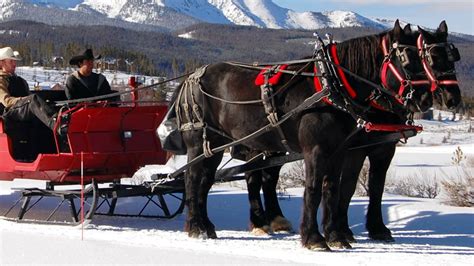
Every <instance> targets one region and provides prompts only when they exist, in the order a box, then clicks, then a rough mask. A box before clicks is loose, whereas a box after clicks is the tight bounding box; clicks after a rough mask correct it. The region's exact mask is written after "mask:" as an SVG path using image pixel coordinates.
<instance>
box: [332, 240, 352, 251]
mask: <svg viewBox="0 0 474 266" xmlns="http://www.w3.org/2000/svg"><path fill="white" fill-rule="evenodd" d="M328 245H329V246H330V247H331V248H335V249H352V246H351V244H349V242H348V241H346V240H339V241H332V242H328Z"/></svg>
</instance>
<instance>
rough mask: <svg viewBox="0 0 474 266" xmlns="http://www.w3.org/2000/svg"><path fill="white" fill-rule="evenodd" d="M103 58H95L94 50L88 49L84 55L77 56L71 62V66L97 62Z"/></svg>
mask: <svg viewBox="0 0 474 266" xmlns="http://www.w3.org/2000/svg"><path fill="white" fill-rule="evenodd" d="M101 57H102V56H101V55H99V56H97V57H94V53H93V52H92V49H87V50H85V51H84V53H82V54H81V55H76V56H73V57H72V58H71V60H69V64H70V65H79V63H81V62H82V60H86V59H87V60H96V59H100V58H101Z"/></svg>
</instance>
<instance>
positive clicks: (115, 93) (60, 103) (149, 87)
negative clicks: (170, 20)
mask: <svg viewBox="0 0 474 266" xmlns="http://www.w3.org/2000/svg"><path fill="white" fill-rule="evenodd" d="M192 73H193V72H190V73H186V74H183V75H181V76H178V77H175V78H171V79H167V80H164V81H161V82H157V83H153V84H151V85H148V86H143V87H140V88H135V89H132V90H129V91H122V92H120V91H119V92H114V93H110V94H106V95H100V96H94V97H88V98H81V99H75V100H67V101H57V102H55V104H56V106H63V105H69V104H75V103H83V102H92V101H99V100H105V99H109V98H113V97H115V96H120V95H122V94H129V93H132V92H136V91H141V90H146V89H151V88H154V87H157V86H159V85H162V84H166V83H168V82H171V81H175V80H178V79H181V78H184V77H188V76H189V75H191V74H192Z"/></svg>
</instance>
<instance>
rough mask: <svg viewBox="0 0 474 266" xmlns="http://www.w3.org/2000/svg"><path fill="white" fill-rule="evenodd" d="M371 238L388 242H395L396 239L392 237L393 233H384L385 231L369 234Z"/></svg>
mask: <svg viewBox="0 0 474 266" xmlns="http://www.w3.org/2000/svg"><path fill="white" fill-rule="evenodd" d="M369 238H370V239H372V240H376V241H383V242H387V243H392V242H395V239H394V238H393V237H392V235H391V234H384V233H380V234H369Z"/></svg>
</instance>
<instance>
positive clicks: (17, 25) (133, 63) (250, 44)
mask: <svg viewBox="0 0 474 266" xmlns="http://www.w3.org/2000/svg"><path fill="white" fill-rule="evenodd" d="M318 32H319V34H320V35H321V36H324V35H325V33H331V34H332V35H333V37H334V39H335V40H338V41H343V40H347V39H349V38H354V37H358V36H363V35H368V34H375V33H377V32H379V30H375V29H371V28H361V27H353V28H350V27H349V28H327V29H320V30H318ZM183 34H187V36H191V38H182V37H180V36H183ZM451 40H452V41H453V42H454V43H455V44H456V46H457V47H458V48H459V50H460V53H461V57H462V59H461V61H459V62H457V63H456V69H457V72H458V74H457V76H458V79H459V81H460V84H461V87H462V91H463V93H464V94H465V95H466V96H474V87H473V84H474V46H473V45H472V41H471V40H468V39H463V38H460V37H456V36H454V35H452V36H451ZM6 45H9V46H13V47H14V48H15V49H17V50H19V51H20V53H21V54H22V56H23V57H24V58H25V60H24V63H25V64H27V65H31V64H32V63H33V62H38V61H40V60H42V61H43V63H45V64H52V63H51V62H49V61H50V60H51V58H53V57H57V56H60V57H62V58H63V60H62V62H61V64H62V66H64V65H67V63H68V62H69V59H70V58H71V57H72V56H73V55H77V54H79V53H82V51H83V50H84V49H85V48H86V47H92V48H93V49H94V53H95V54H101V55H102V56H103V57H104V64H105V63H106V62H108V63H107V65H106V66H105V67H109V68H112V69H117V70H121V71H132V72H136V73H141V74H147V75H160V76H167V77H175V76H179V75H180V74H182V73H187V72H190V71H192V70H194V69H195V68H196V67H198V66H201V65H203V64H210V63H215V62H220V61H241V62H248V63H251V62H255V61H259V62H272V61H281V60H290V59H299V58H303V57H306V56H310V55H311V54H312V52H313V48H314V37H313V31H307V30H275V29H260V28H255V27H247V26H235V25H218V24H196V25H192V26H190V27H188V28H185V29H181V30H179V31H176V32H153V31H138V30H130V29H124V28H119V27H113V26H87V27H84V26H81V27H79V26H51V25H47V24H42V23H37V22H31V21H10V22H3V23H0V46H6ZM105 59H107V60H105ZM114 60H115V61H114ZM111 62H114V65H111V64H110V63H111ZM56 64H59V62H56Z"/></svg>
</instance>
